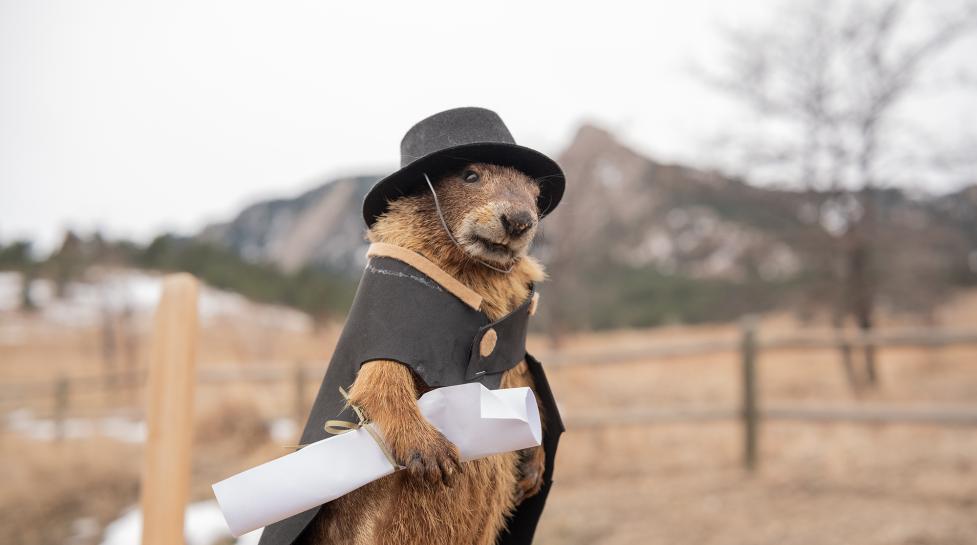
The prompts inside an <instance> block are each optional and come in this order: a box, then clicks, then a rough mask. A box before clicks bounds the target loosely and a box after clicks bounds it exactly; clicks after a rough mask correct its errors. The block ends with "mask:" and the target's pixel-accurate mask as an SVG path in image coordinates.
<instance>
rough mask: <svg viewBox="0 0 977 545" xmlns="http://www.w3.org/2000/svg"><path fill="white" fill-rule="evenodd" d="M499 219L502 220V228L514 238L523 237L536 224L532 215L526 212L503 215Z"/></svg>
mask: <svg viewBox="0 0 977 545" xmlns="http://www.w3.org/2000/svg"><path fill="white" fill-rule="evenodd" d="M499 219H500V220H502V227H503V228H505V232H506V233H509V236H512V237H518V236H520V235H522V234H523V233H525V232H526V231H528V230H529V229H530V228H531V227H532V226H533V224H535V221H534V220H533V216H532V214H530V213H529V212H526V211H525V210H521V211H519V212H515V213H513V214H502V216H501V217H499Z"/></svg>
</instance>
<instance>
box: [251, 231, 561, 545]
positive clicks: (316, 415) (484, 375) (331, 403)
mask: <svg viewBox="0 0 977 545" xmlns="http://www.w3.org/2000/svg"><path fill="white" fill-rule="evenodd" d="M368 255H369V256H370V257H369V262H368V263H367V266H366V270H365V271H364V273H363V277H362V279H361V281H360V285H359V288H358V289H357V292H356V296H355V298H354V299H353V306H352V308H351V309H350V312H349V315H348V317H347V321H346V325H345V327H344V328H343V332H342V334H341V335H340V338H339V342H338V344H337V345H336V349H335V351H334V353H333V357H332V359H331V360H330V362H329V367H328V368H327V370H326V374H325V377H324V378H323V381H322V385H321V386H320V387H319V393H318V394H317V395H316V399H315V403H314V404H313V406H312V411H311V413H310V415H309V419H308V421H307V422H306V425H305V430H304V431H303V433H302V439H301V442H302V443H303V444H308V443H312V442H315V441H319V440H321V439H325V438H326V437H329V434H328V433H327V432H326V431H325V430H324V429H323V424H324V423H325V421H326V420H329V419H340V420H349V421H356V420H357V418H356V415H355V414H354V413H353V411H352V410H351V409H349V408H348V407H345V400H344V399H343V398H342V396H341V394H340V393H339V387H340V386H342V387H343V388H347V389H348V388H349V387H350V385H352V383H353V381H354V380H355V378H356V373H357V372H358V371H359V368H360V366H361V365H362V364H364V363H366V362H369V361H373V360H393V361H397V362H400V363H403V364H404V365H407V366H409V367H410V368H411V369H412V370H413V371H414V373H416V374H417V375H418V376H419V377H420V378H421V379H422V380H423V381H424V382H425V383H426V384H427V385H428V386H430V387H432V388H436V387H440V386H453V385H456V384H462V383H466V382H479V383H482V384H484V385H485V387H487V388H490V389H497V388H499V385H500V382H501V380H502V374H503V373H504V372H505V371H506V370H508V369H511V368H512V367H514V366H515V365H516V364H518V363H519V362H520V361H522V360H523V359H525V360H526V363H527V365H528V367H529V371H530V373H531V374H532V378H533V381H534V383H535V387H536V389H535V392H536V396H537V401H538V403H539V406H540V409H541V410H542V414H543V415H544V419H545V430H544V434H543V448H544V449H545V453H546V468H545V471H544V473H543V486H542V489H541V490H540V492H539V493H538V494H537V495H535V496H533V497H532V498H529V499H527V500H525V501H523V502H522V503H521V504H520V505H518V506H517V507H516V510H515V512H514V513H513V514H512V516H511V517H510V518H509V520H508V522H507V529H506V530H505V531H504V532H503V533H502V535H500V537H499V540H498V541H497V543H498V544H499V545H528V544H530V543H532V540H533V534H534V532H535V530H536V524H537V522H538V520H539V517H540V515H541V514H542V511H543V506H544V504H545V502H546V496H547V495H548V493H549V490H550V486H551V484H552V480H553V462H554V458H555V455H556V448H557V442H558V441H559V437H560V434H561V433H562V432H563V431H564V427H563V422H562V421H561V420H560V415H559V412H558V410H557V407H556V402H555V400H554V398H553V394H552V392H551V391H550V387H549V384H548V383H547V381H546V375H545V374H544V373H543V368H542V366H541V365H540V363H539V362H538V361H537V360H536V359H535V358H533V357H532V356H531V355H529V354H528V353H527V352H526V330H527V326H528V322H529V316H530V314H531V310H532V309H533V307H534V306H535V302H534V297H533V296H534V293H530V296H529V297H528V298H527V299H526V301H524V302H523V303H522V304H521V305H519V306H518V307H517V308H516V309H515V310H513V311H512V312H510V313H509V314H507V315H506V316H504V317H502V318H501V319H499V320H497V321H495V322H492V321H490V320H489V318H488V317H487V316H486V315H485V314H484V313H482V312H481V311H480V310H478V306H479V305H480V303H481V297H479V296H478V295H477V294H475V293H474V292H472V291H471V290H469V289H468V288H467V287H465V286H463V285H462V284H461V283H460V282H458V281H457V280H455V279H453V278H451V277H450V276H448V275H447V273H445V272H444V271H442V270H441V269H439V268H437V267H436V266H435V265H434V264H433V263H431V262H430V261H428V260H427V259H425V258H424V257H423V256H420V255H419V254H416V253H413V252H409V251H407V250H404V249H402V248H399V247H395V246H391V245H387V244H374V245H373V246H371V248H370V252H369V254H368ZM393 256H396V257H393ZM408 262H410V263H408ZM422 270H423V271H424V272H421V271H422ZM490 331H494V334H495V336H496V338H497V340H496V342H495V345H494V347H493V349H492V350H491V351H490V353H488V352H489V350H487V348H489V347H490V345H491V342H487V343H486V346H485V347H484V348H483V345H482V339H483V336H485V335H489V336H490V337H491V336H492V333H490ZM483 353H488V355H487V356H482V354H483ZM319 509H320V507H316V508H313V509H310V510H308V511H305V512H302V513H299V514H297V515H293V516H292V517H289V518H287V519H285V520H282V521H280V522H276V523H275V524H272V525H270V526H267V527H266V528H265V530H264V533H263V534H262V536H261V541H260V542H259V545H291V543H292V542H294V541H295V539H296V538H297V537H298V536H299V535H300V534H301V533H302V531H303V530H304V529H305V528H306V527H307V526H308V524H309V522H310V521H311V520H312V519H313V517H315V515H316V513H318V511H319Z"/></svg>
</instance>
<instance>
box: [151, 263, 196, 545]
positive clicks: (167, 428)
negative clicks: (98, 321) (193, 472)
mask: <svg viewBox="0 0 977 545" xmlns="http://www.w3.org/2000/svg"><path fill="white" fill-rule="evenodd" d="M196 351H197V280H196V279H195V278H194V277H193V276H191V275H189V274H174V275H168V276H166V277H165V278H164V279H163V292H162V296H161V297H160V302H159V307H158V308H157V310H156V319H155V325H154V327H153V337H152V348H151V352H150V361H149V382H148V385H147V397H148V405H147V409H146V422H147V427H148V437H147V439H146V454H145V462H144V463H145V465H144V467H143V475H142V490H141V498H140V505H141V506H142V516H143V525H142V544H143V545H178V544H182V543H184V537H183V518H184V512H185V510H186V504H187V500H188V498H189V493H190V446H191V439H192V434H193V395H194V382H195V367H196Z"/></svg>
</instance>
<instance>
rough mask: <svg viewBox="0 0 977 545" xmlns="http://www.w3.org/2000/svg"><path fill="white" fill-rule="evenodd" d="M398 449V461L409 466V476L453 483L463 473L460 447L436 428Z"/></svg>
mask: <svg viewBox="0 0 977 545" xmlns="http://www.w3.org/2000/svg"><path fill="white" fill-rule="evenodd" d="M398 450H399V452H397V453H395V456H396V457H397V458H398V462H400V463H401V464H402V465H404V466H405V467H406V471H407V475H408V476H409V477H410V478H411V479H414V480H416V481H420V482H425V483H428V484H436V483H443V484H445V485H451V484H452V483H453V482H454V479H455V477H456V476H457V475H458V474H459V473H461V472H462V467H461V457H460V455H459V454H458V447H456V446H455V445H454V443H452V442H451V441H448V440H447V439H446V438H445V436H444V435H442V434H441V432H439V431H438V430H436V429H434V428H431V429H429V430H425V431H424V432H423V433H421V434H418V435H417V436H415V438H414V439H413V440H411V441H409V442H407V444H406V445H405V447H404V448H400V449H398ZM398 455H399V456H398Z"/></svg>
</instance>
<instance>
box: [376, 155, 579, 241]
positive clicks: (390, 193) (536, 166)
mask: <svg viewBox="0 0 977 545" xmlns="http://www.w3.org/2000/svg"><path fill="white" fill-rule="evenodd" d="M469 163H489V164H493V165H500V166H508V167H513V168H515V169H517V170H519V171H521V172H523V173H525V174H526V175H527V176H529V177H531V178H533V179H535V180H536V181H537V183H538V184H539V187H540V192H539V200H538V201H537V205H538V207H539V214H540V217H542V216H545V215H547V214H549V213H550V212H552V211H553V209H555V208H556V205H558V204H559V203H560V199H562V198H563V190H564V188H565V185H566V178H565V176H564V174H563V170H562V169H561V168H560V166H559V165H558V164H556V161H554V160H552V159H550V158H549V157H547V156H546V155H544V154H542V153H540V152H538V151H536V150H534V149H532V148H527V147H525V146H520V145H518V144H506V143H496V142H492V143H479V144H465V145H462V146H455V147H452V148H445V149H442V150H438V151H437V152H435V153H432V154H430V155H425V156H424V157H421V158H420V159H416V160H415V161H414V162H412V163H410V164H409V165H407V166H405V167H403V168H401V169H400V170H398V171H396V172H394V173H393V174H390V175H389V176H387V177H385V178H383V179H382V180H380V181H379V182H377V183H376V185H374V186H373V188H372V189H370V192H369V193H367V195H366V198H365V199H363V219H364V220H365V221H366V225H367V226H368V227H372V226H373V224H374V223H375V222H376V221H377V218H378V217H380V216H381V215H382V214H383V213H384V212H386V211H387V208H388V206H389V203H390V201H393V200H395V199H398V198H400V197H404V196H407V195H415V194H417V193H420V192H421V191H423V190H424V189H426V187H427V184H426V182H425V181H424V174H425V173H426V174H427V175H428V176H430V177H431V179H432V180H435V179H437V177H439V176H441V175H443V174H445V173H447V172H448V171H450V170H452V169H455V168H461V167H463V166H465V165H466V164H469Z"/></svg>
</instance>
